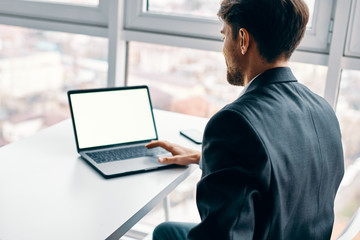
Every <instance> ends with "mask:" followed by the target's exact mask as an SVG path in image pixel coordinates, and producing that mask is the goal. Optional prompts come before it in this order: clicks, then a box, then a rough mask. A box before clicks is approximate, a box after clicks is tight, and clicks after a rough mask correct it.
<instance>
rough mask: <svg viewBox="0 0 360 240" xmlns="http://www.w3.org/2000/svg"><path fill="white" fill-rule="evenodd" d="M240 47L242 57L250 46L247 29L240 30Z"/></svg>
mask: <svg viewBox="0 0 360 240" xmlns="http://www.w3.org/2000/svg"><path fill="white" fill-rule="evenodd" d="M239 45H240V46H239V47H240V52H241V54H242V55H245V54H246V52H247V51H248V49H249V46H250V34H249V32H248V31H247V30H246V29H245V28H240V29H239Z"/></svg>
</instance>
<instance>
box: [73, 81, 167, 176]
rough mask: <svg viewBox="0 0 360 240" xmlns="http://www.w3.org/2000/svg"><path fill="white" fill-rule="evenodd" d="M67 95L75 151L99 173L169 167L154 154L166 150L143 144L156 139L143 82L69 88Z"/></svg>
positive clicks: (147, 94)
mask: <svg viewBox="0 0 360 240" xmlns="http://www.w3.org/2000/svg"><path fill="white" fill-rule="evenodd" d="M68 97H69V104H70V110H71V118H72V122H73V127H74V133H75V140H76V147H77V151H78V153H79V154H80V155H81V157H82V158H84V159H85V160H86V161H88V162H89V163H90V164H91V165H92V166H93V167H94V168H95V169H96V170H97V171H98V172H100V173H101V175H103V176H104V177H106V178H109V177H115V176H122V175H128V174H133V173H140V172H146V171H152V170H157V169H160V168H169V166H167V165H164V164H161V163H159V162H158V158H159V157H160V156H171V153H170V152H167V151H166V152H164V151H156V150H160V149H152V150H149V149H147V148H146V147H145V144H147V143H149V142H150V141H151V140H158V134H157V131H156V126H155V119H154V115H153V111H152V110H153V109H152V105H151V100H150V95H149V90H148V87H147V86H134V87H118V88H101V89H90V90H73V91H69V92H68ZM134 147H135V148H134ZM130 148H131V149H130ZM134 149H135V150H136V151H137V152H136V153H135V154H134V153H133V151H130V150H134ZM162 150H163V149H162ZM104 151H107V152H108V153H107V154H104V153H103V152H104ZM120 153H121V154H120Z"/></svg>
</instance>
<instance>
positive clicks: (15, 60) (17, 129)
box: [0, 25, 107, 146]
mask: <svg viewBox="0 0 360 240" xmlns="http://www.w3.org/2000/svg"><path fill="white" fill-rule="evenodd" d="M106 49H107V40H106V39H103V38H95V37H89V36H85V35H78V34H68V33H56V32H47V31H38V30H32V29H27V28H20V27H10V26H4V25H0V53H1V54H0V146H1V145H4V144H6V143H9V142H12V141H15V140H18V139H21V138H22V137H24V136H27V135H31V134H33V133H34V132H36V131H38V130H40V129H42V128H44V127H47V126H50V125H52V124H55V123H57V122H59V121H61V120H64V119H66V118H69V117H70V115H69V110H68V102H67V98H66V91H67V90H69V89H77V88H93V87H105V86H106V82H107V81H106V80H107V51H106Z"/></svg>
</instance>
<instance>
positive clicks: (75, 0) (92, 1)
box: [23, 0, 99, 6]
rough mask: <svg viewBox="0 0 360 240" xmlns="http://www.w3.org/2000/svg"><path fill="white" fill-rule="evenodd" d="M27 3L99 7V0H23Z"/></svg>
mask: <svg viewBox="0 0 360 240" xmlns="http://www.w3.org/2000/svg"><path fill="white" fill-rule="evenodd" d="M23 1H28V2H49V3H67V4H74V5H85V6H86V5H88V6H97V5H99V0H23Z"/></svg>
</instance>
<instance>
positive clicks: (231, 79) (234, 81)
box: [227, 68, 245, 86]
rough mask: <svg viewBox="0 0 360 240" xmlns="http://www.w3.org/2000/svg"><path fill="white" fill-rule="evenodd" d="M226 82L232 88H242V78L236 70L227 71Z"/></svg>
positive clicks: (240, 73)
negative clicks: (232, 86)
mask: <svg viewBox="0 0 360 240" xmlns="http://www.w3.org/2000/svg"><path fill="white" fill-rule="evenodd" d="M227 81H228V83H230V84H231V85H234V86H244V84H245V83H244V76H243V74H242V72H240V71H239V70H238V69H237V70H234V69H229V68H228V69H227Z"/></svg>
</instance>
